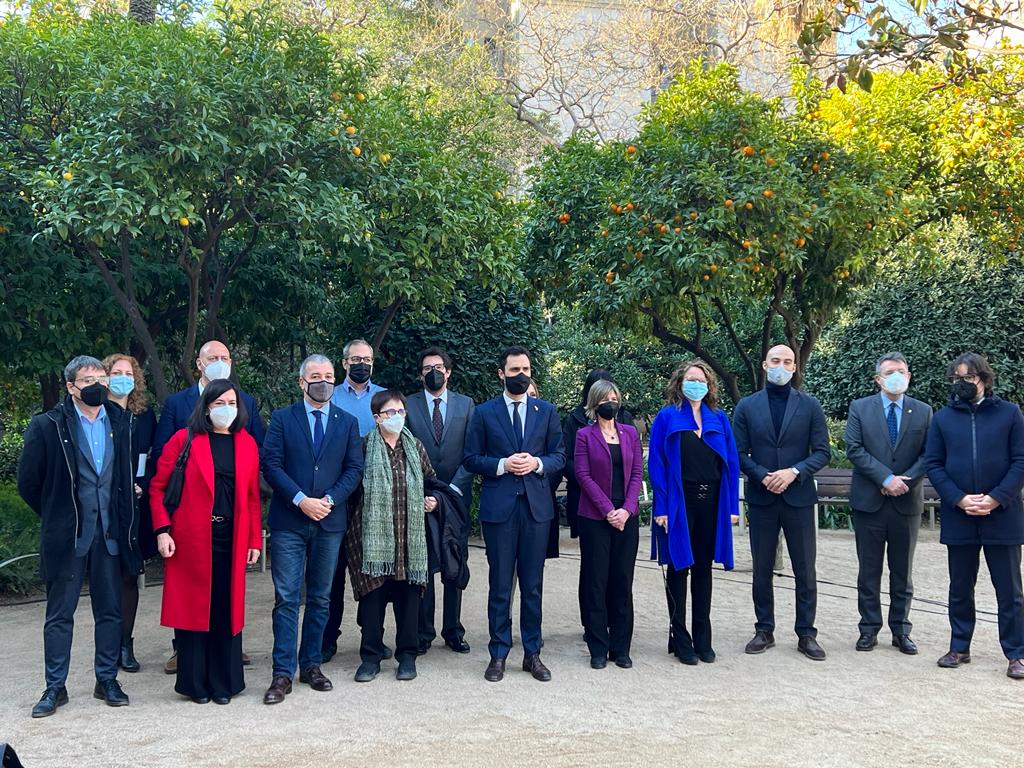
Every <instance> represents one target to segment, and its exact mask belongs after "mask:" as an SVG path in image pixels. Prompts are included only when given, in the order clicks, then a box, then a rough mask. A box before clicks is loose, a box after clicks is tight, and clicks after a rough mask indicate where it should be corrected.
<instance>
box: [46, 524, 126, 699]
mask: <svg viewBox="0 0 1024 768" xmlns="http://www.w3.org/2000/svg"><path fill="white" fill-rule="evenodd" d="M86 571H88V573H89V601H90V603H92V616H93V621H94V623H95V630H94V641H95V645H96V654H95V660H94V669H95V672H96V679H97V680H99V681H106V680H113V679H115V678H116V677H117V659H118V656H119V655H120V653H121V559H120V557H118V556H117V555H111V554H110V553H109V552H107V547H106V543H105V542H104V539H103V531H102V526H100V525H97V526H96V533H95V535H94V536H93V540H92V545H91V546H90V547H89V551H88V552H87V553H86V554H85V555H83V556H82V557H75V558H74V560H73V561H72V564H71V574H70V576H69V577H68V578H66V579H61V580H48V581H47V582H46V619H45V622H44V624H43V655H44V657H45V664H46V687H47V688H60V687H62V686H63V685H64V683H65V682H66V681H67V679H68V669H69V668H70V666H71V641H72V638H73V635H74V629H75V610H76V609H77V608H78V598H79V595H80V594H81V592H82V581H83V580H84V578H85V574H86Z"/></svg>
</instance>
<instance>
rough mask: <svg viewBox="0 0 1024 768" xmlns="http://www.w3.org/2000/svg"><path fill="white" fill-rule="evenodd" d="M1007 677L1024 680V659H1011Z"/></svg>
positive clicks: (1007, 668) (1007, 666)
mask: <svg viewBox="0 0 1024 768" xmlns="http://www.w3.org/2000/svg"><path fill="white" fill-rule="evenodd" d="M1006 676H1007V677H1008V678H1010V679H1011V680H1024V659H1010V661H1009V663H1008V664H1007V665H1006Z"/></svg>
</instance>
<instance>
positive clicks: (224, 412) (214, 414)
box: [210, 405, 238, 429]
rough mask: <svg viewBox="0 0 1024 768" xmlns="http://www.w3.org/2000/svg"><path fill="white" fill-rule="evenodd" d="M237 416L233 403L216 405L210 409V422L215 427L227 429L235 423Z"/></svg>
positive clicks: (236, 409)
mask: <svg viewBox="0 0 1024 768" xmlns="http://www.w3.org/2000/svg"><path fill="white" fill-rule="evenodd" d="M237 416H238V408H236V407H235V406H233V405H218V406H217V407H216V408H211V409H210V422H211V423H212V424H213V426H215V427H217V429H227V428H228V427H230V426H231V425H232V424H234V423H235V418H236V417H237Z"/></svg>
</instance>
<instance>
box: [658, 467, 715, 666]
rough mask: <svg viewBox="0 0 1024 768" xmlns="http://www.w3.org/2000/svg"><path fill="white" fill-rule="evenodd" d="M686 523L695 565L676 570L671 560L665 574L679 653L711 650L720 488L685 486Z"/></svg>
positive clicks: (675, 650) (671, 642)
mask: <svg viewBox="0 0 1024 768" xmlns="http://www.w3.org/2000/svg"><path fill="white" fill-rule="evenodd" d="M684 499H685V502H686V525H687V529H688V531H689V534H690V549H691V551H692V552H693V565H691V566H690V567H689V568H681V569H678V570H677V569H676V568H675V567H674V566H672V564H671V563H670V564H669V566H668V573H667V574H666V576H665V597H666V599H667V601H668V612H669V617H670V621H671V626H670V630H669V648H670V650H671V651H672V653H674V654H675V655H676V656H679V657H680V658H682V657H683V656H692V655H693V653H694V651H697V652H705V651H710V650H711V584H712V577H711V564H712V562H713V561H714V559H715V539H716V537H717V535H718V487H717V486H715V487H713V488H712V487H711V486H710V485H691V484H687V485H685V486H684ZM687 581H689V582H690V585H689V586H690V597H691V600H692V602H691V607H690V611H691V615H692V619H691V624H690V629H691V630H692V632H693V634H692V635H691V634H690V632H689V631H687V629H686V586H687V584H686V582H687Z"/></svg>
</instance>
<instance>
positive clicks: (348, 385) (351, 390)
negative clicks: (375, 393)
mask: <svg viewBox="0 0 1024 768" xmlns="http://www.w3.org/2000/svg"><path fill="white" fill-rule="evenodd" d="M341 388H342V390H344V391H345V392H347V393H348V394H350V395H352V397H354V398H356V399H358V400H362V399H363V398H364V397H365V396H366V395H368V394H370V390H371V389H373V379H367V380H366V383H365V384H364V385H363V391H362V392H360V391H359V390H358V389H356V388H355V387H353V386H352V382H351V381H349V380H348V376H346V377H345V380H344V381H343V382H341Z"/></svg>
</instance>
